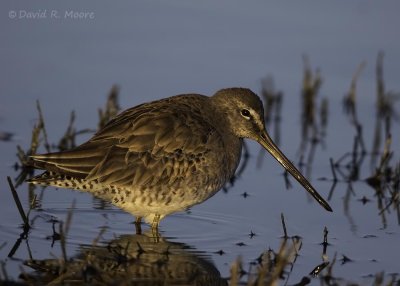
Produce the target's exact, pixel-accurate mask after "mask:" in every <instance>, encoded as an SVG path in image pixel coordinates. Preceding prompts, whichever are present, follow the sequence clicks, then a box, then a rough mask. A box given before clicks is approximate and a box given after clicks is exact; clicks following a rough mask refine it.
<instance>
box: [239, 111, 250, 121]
mask: <svg viewBox="0 0 400 286" xmlns="http://www.w3.org/2000/svg"><path fill="white" fill-rule="evenodd" d="M240 114H242V116H243V117H244V118H246V119H250V111H248V110H247V109H242V110H241V111H240Z"/></svg>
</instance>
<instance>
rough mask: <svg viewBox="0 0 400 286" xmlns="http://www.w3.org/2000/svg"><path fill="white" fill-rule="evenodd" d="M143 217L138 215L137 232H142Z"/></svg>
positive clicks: (136, 221)
mask: <svg viewBox="0 0 400 286" xmlns="http://www.w3.org/2000/svg"><path fill="white" fill-rule="evenodd" d="M141 224H142V217H140V216H138V217H136V220H135V229H136V234H142V225H141Z"/></svg>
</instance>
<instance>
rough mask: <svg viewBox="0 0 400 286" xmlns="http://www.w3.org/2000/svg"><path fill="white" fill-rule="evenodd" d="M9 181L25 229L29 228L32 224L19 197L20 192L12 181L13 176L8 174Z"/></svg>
mask: <svg viewBox="0 0 400 286" xmlns="http://www.w3.org/2000/svg"><path fill="white" fill-rule="evenodd" d="M7 181H8V185H9V186H10V190H11V193H12V195H13V198H14V202H15V204H16V205H17V208H18V211H19V214H20V216H21V218H22V221H23V223H24V229H26V230H29V228H30V225H29V221H28V217H27V216H26V215H25V211H24V208H23V207H22V204H21V201H20V199H19V196H18V193H17V191H16V190H15V187H14V185H13V183H12V181H11V178H10V177H8V176H7Z"/></svg>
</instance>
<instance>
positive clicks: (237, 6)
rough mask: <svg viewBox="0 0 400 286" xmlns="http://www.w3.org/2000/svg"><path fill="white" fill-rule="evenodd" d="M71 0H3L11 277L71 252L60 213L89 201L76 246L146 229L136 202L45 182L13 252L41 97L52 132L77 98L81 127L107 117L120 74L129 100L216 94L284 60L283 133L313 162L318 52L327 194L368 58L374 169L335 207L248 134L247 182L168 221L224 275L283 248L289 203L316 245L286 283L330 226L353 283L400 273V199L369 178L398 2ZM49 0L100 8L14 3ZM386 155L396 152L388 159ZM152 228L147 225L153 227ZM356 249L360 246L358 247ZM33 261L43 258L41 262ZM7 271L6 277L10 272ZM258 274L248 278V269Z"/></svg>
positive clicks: (165, 231)
mask: <svg viewBox="0 0 400 286" xmlns="http://www.w3.org/2000/svg"><path fill="white" fill-rule="evenodd" d="M68 3H69V4H55V3H52V2H51V3H50V2H40V1H39V2H35V4H33V3H31V2H25V3H24V2H19V3H14V2H11V1H3V2H2V3H1V4H0V6H1V8H2V9H1V10H2V11H3V12H4V11H5V12H4V13H3V14H2V15H1V16H0V32H1V34H2V35H3V38H4V41H3V42H4V43H3V44H2V45H1V47H0V62H1V65H0V66H1V67H0V75H1V76H0V94H1V105H0V131H2V132H11V133H13V134H14V136H13V137H12V140H11V141H8V142H5V141H0V146H1V149H0V152H1V153H0V154H1V157H2V164H0V174H1V176H0V186H1V187H2V195H1V200H0V214H1V215H0V217H1V220H0V261H2V262H4V265H5V266H4V267H5V270H6V273H7V275H8V277H9V278H10V279H18V275H19V274H20V273H21V268H20V267H21V265H22V263H23V261H25V260H27V259H29V258H30V255H32V258H34V259H37V260H40V259H49V258H54V257H61V255H62V251H61V247H60V241H55V242H54V245H52V244H53V242H52V239H51V236H52V234H53V231H52V225H53V223H52V221H57V223H56V224H55V227H56V230H57V231H58V227H59V223H58V222H59V221H64V222H65V220H66V217H67V215H68V212H69V209H70V207H71V205H72V202H73V201H74V200H75V201H76V205H75V208H74V210H73V212H72V223H71V225H70V230H69V232H68V235H67V241H66V247H67V249H66V253H67V256H68V257H75V256H77V255H78V254H79V253H82V246H84V247H83V248H85V247H86V248H88V245H91V244H92V241H93V240H94V239H95V238H96V237H97V236H98V235H99V233H100V232H101V231H102V230H103V229H104V232H103V233H102V235H101V238H100V239H99V243H98V246H99V247H100V246H104V245H107V244H109V243H110V242H112V241H115V240H116V239H117V240H118V239H119V238H121V237H128V240H131V241H133V242H135V241H136V240H137V239H145V238H143V237H141V238H138V237H136V236H135V235H134V233H135V231H134V229H135V228H134V225H133V224H132V221H133V217H132V216H130V215H129V214H126V213H123V212H122V211H120V210H118V209H116V208H114V207H111V206H109V205H107V204H104V203H102V202H100V201H98V200H96V199H93V198H92V197H91V196H90V195H89V194H83V193H78V192H75V191H71V190H56V189H54V188H46V189H45V190H43V191H41V190H40V189H36V190H35V193H36V194H38V198H39V201H38V203H39V205H40V207H39V208H37V209H34V210H32V212H31V214H30V219H31V220H32V219H33V220H34V221H33V223H32V225H33V227H32V229H31V230H30V231H29V235H28V237H27V238H24V239H22V240H21V244H20V245H19V247H18V248H16V251H15V253H14V254H13V255H12V257H7V256H8V255H9V253H10V251H11V250H12V249H13V246H14V245H15V243H16V242H17V241H18V238H19V237H20V233H21V232H22V229H21V228H20V224H21V219H20V217H19V214H18V211H17V208H16V207H15V204H14V201H13V199H12V195H11V192H10V191H9V187H8V184H7V180H6V176H11V177H12V178H15V177H16V176H17V174H18V172H16V171H14V170H13V165H14V163H15V162H16V161H17V158H16V156H15V153H16V145H20V146H22V148H23V149H26V148H28V146H29V144H30V136H31V131H32V127H33V125H34V123H35V122H36V120H37V111H36V104H35V102H36V100H37V99H39V100H40V102H41V106H42V110H43V113H44V117H45V123H46V129H47V132H48V136H49V141H50V142H57V140H58V139H59V138H60V137H61V136H62V135H63V133H64V132H65V130H66V128H67V126H68V121H69V114H70V112H71V111H72V110H75V112H76V117H77V118H76V128H77V129H78V130H80V129H84V128H91V129H95V128H96V126H97V112H98V111H97V110H98V108H100V107H103V106H104V104H105V99H106V96H107V93H108V91H109V90H110V88H111V86H112V85H113V84H118V85H119V86H120V88H121V93H120V104H121V106H122V108H127V107H130V106H133V105H137V104H140V103H142V102H144V101H149V100H153V99H158V98H162V97H165V96H170V95H174V94H179V93H184V92H199V93H204V94H208V95H211V94H212V93H213V92H215V91H216V90H217V89H219V88H223V87H229V86H246V87H250V88H252V89H253V90H254V91H257V92H259V91H260V82H261V78H263V77H264V76H265V75H266V74H270V75H272V76H273V77H274V79H275V85H276V89H278V90H282V92H283V94H284V97H283V107H282V114H281V124H280V131H281V138H280V142H281V144H280V147H281V149H282V150H283V151H284V153H285V154H286V155H287V156H288V157H289V158H290V159H292V160H293V162H295V163H298V162H299V161H300V153H299V146H300V142H301V140H302V135H301V125H300V122H301V120H300V118H301V104H300V99H301V98H300V92H301V83H302V80H303V64H302V61H301V57H302V55H303V54H308V56H309V58H310V62H311V68H312V70H313V71H314V70H315V69H316V68H317V67H319V68H320V69H321V75H322V78H323V84H322V87H321V91H320V94H319V95H318V97H317V102H318V105H320V103H321V100H322V98H323V97H325V98H327V99H328V101H329V114H328V126H327V129H326V133H327V134H326V137H325V138H324V140H323V143H324V144H323V145H318V146H317V148H316V153H315V156H314V161H313V163H312V165H310V166H311V170H310V172H309V174H308V177H309V178H310V179H311V181H312V183H313V185H314V186H315V188H316V189H317V190H318V191H319V192H320V193H321V195H322V196H323V197H325V198H327V197H328V195H329V192H330V190H331V187H332V184H333V182H332V178H333V175H332V171H331V166H330V162H329V159H330V158H333V160H334V161H337V160H338V159H339V158H340V157H341V156H342V155H343V154H345V153H347V152H352V150H353V141H354V137H355V135H356V132H355V129H354V127H353V126H352V125H350V123H349V118H348V116H346V115H345V114H344V112H343V107H342V98H343V95H344V94H345V93H346V92H347V91H348V89H349V87H350V82H351V78H352V76H353V74H354V72H355V70H356V68H357V65H359V64H360V63H361V62H362V61H366V62H367V65H366V67H365V69H364V70H363V72H362V73H361V75H360V78H359V80H358V82H357V110H358V115H359V121H360V122H361V124H362V126H363V134H364V137H363V138H364V140H365V145H366V149H367V155H366V157H365V158H364V162H363V164H362V165H361V169H360V173H359V179H358V180H355V181H354V182H352V183H351V187H352V191H351V192H350V191H348V187H349V184H348V183H346V182H343V180H340V181H339V182H338V183H337V185H336V187H335V188H334V192H333V194H332V196H331V199H330V204H331V206H332V208H333V209H334V212H333V213H328V212H326V211H324V210H323V209H322V208H321V207H320V206H319V205H318V204H317V203H315V202H314V201H311V200H309V198H308V197H307V195H306V194H305V192H304V190H302V188H301V187H300V186H299V185H298V184H297V183H296V182H295V181H294V180H292V179H291V180H290V181H291V183H292V188H291V189H289V190H286V187H285V182H284V179H283V176H282V173H283V170H282V168H281V167H280V166H279V165H278V163H276V162H275V160H273V159H272V158H271V156H269V155H267V154H264V160H263V164H262V167H261V168H257V166H256V165H257V164H256V162H257V156H258V152H259V146H258V145H257V144H255V143H253V142H247V143H248V145H247V146H248V147H249V152H250V159H249V161H248V164H247V167H246V169H245V171H244V172H243V173H242V174H241V176H240V178H239V179H238V180H236V182H235V184H234V186H232V187H230V188H229V190H228V191H227V192H224V191H220V192H219V193H218V194H217V195H215V196H214V197H213V198H211V199H210V200H208V201H206V202H205V203H203V204H201V205H198V206H195V207H193V208H192V209H191V210H190V211H189V212H186V213H177V214H174V215H171V216H169V217H167V218H166V219H164V220H163V221H162V223H161V229H160V231H161V236H162V240H163V241H164V240H165V241H166V242H165V243H166V244H167V245H172V247H176V245H181V246H182V245H184V246H183V247H182V248H183V249H184V253H185V254H182V255H181V254H180V253H181V252H180V251H177V253H178V254H175V255H176V257H187V258H188V260H191V261H195V262H194V264H200V265H203V264H202V263H203V262H201V263H200V262H198V261H204V260H205V261H211V264H212V265H213V267H215V269H214V268H213V267H209V266H207V267H205V268H207V269H209V270H210V271H211V273H213V274H215V273H217V272H216V271H215V270H217V271H218V272H219V273H220V276H221V277H223V278H227V277H229V276H230V267H231V265H232V263H233V262H234V261H235V260H236V259H237V257H239V256H240V257H242V261H243V267H244V270H246V271H247V270H249V263H251V262H254V261H256V259H257V258H259V257H260V255H261V254H263V253H264V252H266V251H267V250H268V249H269V248H271V249H273V250H274V251H276V252H277V251H278V249H279V247H280V244H281V241H282V239H281V237H282V235H283V230H282V226H281V217H280V216H281V213H283V214H284V216H285V219H286V225H287V230H288V235H289V236H295V235H297V236H300V237H301V239H302V240H301V241H302V246H301V249H300V250H299V252H298V254H299V256H298V257H297V259H296V261H295V262H294V264H293V267H292V268H290V267H288V268H286V271H287V272H286V273H285V275H284V276H283V279H282V280H281V284H285V283H287V284H288V285H292V284H295V283H298V282H300V280H301V279H302V278H303V277H304V276H307V277H308V275H309V273H310V272H311V271H312V270H313V269H314V268H315V267H316V266H317V265H319V264H320V263H322V262H323V258H322V252H323V246H322V245H321V243H322V241H323V230H324V227H327V229H328V231H329V233H328V242H329V245H328V247H327V253H326V255H327V260H328V261H330V262H331V263H332V261H333V259H334V257H335V255H336V262H335V264H334V265H333V267H332V271H333V272H332V275H333V276H334V277H335V278H339V279H344V280H339V283H344V284H345V283H347V282H349V281H353V282H356V283H359V284H372V281H374V279H375V275H376V273H379V272H381V271H384V272H385V275H384V278H385V281H390V279H391V277H392V274H394V275H397V278H395V279H397V281H398V280H399V277H400V274H399V271H400V270H399V267H398V257H399V255H400V251H399V248H398V242H399V239H400V232H399V219H398V214H397V213H396V211H395V210H394V209H393V208H390V212H389V213H388V212H385V216H382V215H380V210H379V208H378V200H377V197H376V195H375V190H374V189H373V188H371V187H370V186H368V185H367V184H366V183H365V182H364V181H363V180H364V179H365V178H367V177H369V176H370V175H372V173H373V168H371V166H370V162H371V155H370V154H371V151H372V143H373V137H374V128H375V97H376V83H375V80H376V79H375V64H376V59H377V55H378V52H379V51H384V52H385V58H384V80H385V85H386V89H387V90H388V91H395V92H398V91H399V90H400V85H399V81H398V76H397V75H398V74H399V67H400V65H399V60H398V59H399V58H400V40H399V37H398V27H399V24H400V20H399V18H398V15H397V14H398V13H397V11H398V8H399V4H398V3H397V2H391V1H382V2H379V3H376V2H372V1H366V2H365V1H363V2H353V3H333V2H332V3H329V7H327V6H325V5H328V4H326V3H325V4H324V5H323V4H321V3H319V2H316V1H310V2H309V6H303V4H299V3H291V4H290V5H289V4H285V3H270V4H264V3H261V2H258V3H254V6H251V5H248V4H244V3H241V2H237V3H234V4H231V2H229V3H228V2H221V3H219V4H216V3H213V2H211V1H210V2H203V3H202V4H194V2H193V3H189V2H187V3H181V2H174V1H172V2H168V4H167V3H162V4H161V3H158V4H156V3H155V2H151V3H150V2H146V3H139V2H137V3H130V2H126V3H124V4H123V5H121V6H118V7H114V6H112V4H110V3H102V4H101V5H100V4H98V5H96V6H94V4H93V3H91V2H90V1H89V2H84V3H82V2H78V1H77V2H68ZM96 3H97V2H96ZM39 9H41V10H42V11H43V10H45V9H47V11H48V13H50V11H51V10H57V11H58V12H60V13H61V14H62V13H64V12H65V11H69V10H76V11H89V12H94V15H95V16H94V19H81V20H78V19H65V18H64V19H50V18H49V17H47V18H44V19H24V18H19V17H17V18H15V19H11V18H10V16H9V14H7V13H9V11H16V12H17V13H19V11H25V10H26V11H37V10H39ZM393 106H394V107H396V104H394V105H393ZM397 107H398V103H397ZM397 109H398V108H397ZM273 128H274V126H272V128H271V130H272V129H273ZM390 130H391V134H392V141H393V142H392V145H391V146H392V147H391V150H392V151H393V152H394V153H393V158H392V159H391V161H390V164H391V166H395V164H396V162H399V149H398V146H399V130H400V129H399V123H398V121H393V122H392V125H391V129H390ZM271 134H273V132H271ZM382 134H383V130H382ZM87 136H88V135H82V136H79V137H78V141H79V142H83V141H84V140H85V139H86V138H87ZM382 136H383V135H382ZM382 138H383V137H382ZM383 141H384V140H383V139H382V142H381V145H380V148H379V151H380V152H382V150H383ZM40 151H41V152H43V151H44V149H43V148H42V149H41V150H40ZM305 158H307V155H305ZM350 158H351V157H348V158H346V159H344V161H343V162H342V168H341V170H342V171H343V172H347V171H348V170H347V171H346V168H345V166H344V165H345V164H346V163H348V162H350V161H351V160H350ZM379 158H380V155H379V156H378V162H379ZM304 160H306V159H304ZM375 166H376V165H375ZM375 166H374V167H375ZM338 176H339V175H338ZM321 178H322V179H323V178H326V180H322V179H321ZM339 178H340V179H341V177H339ZM17 191H18V194H19V197H20V199H21V202H22V205H23V207H24V209H26V210H27V209H28V208H29V196H28V193H29V191H28V185H27V184H22V185H21V186H19V187H18V189H17ZM244 193H246V194H247V195H248V196H244V195H243V194H244ZM386 196H387V194H386ZM363 197H366V198H368V199H369V200H370V201H369V202H368V203H366V204H363V203H362V202H361V201H360V200H361V199H362V198H363ZM387 199H388V197H387ZM388 202H389V200H386V201H385V202H384V204H386V203H388ZM143 228H144V232H146V230H147V229H148V227H147V226H143ZM251 233H254V234H255V235H251ZM177 248H179V247H177ZM29 252H31V254H30V253H29ZM187 253H189V254H187ZM343 256H346V257H348V258H349V259H350V260H351V261H348V262H346V261H344V260H342V258H343ZM161 258H162V259H164V256H162V255H161ZM161 258H160V259H161ZM196 259H198V260H196ZM325 259H326V258H325ZM343 261H344V262H346V263H342V262H343ZM185 263H189V262H185ZM189 264H190V263H189ZM204 265H209V264H207V263H205V264H204ZM23 269H24V271H26V272H28V273H31V272H32V269H31V268H29V267H27V266H23ZM324 271H325V272H324ZM326 271H327V270H326V269H325V270H323V272H322V274H324V273H325V274H326ZM200 273H203V272H202V271H200ZM320 276H321V275H320ZM0 277H1V278H2V279H4V278H5V276H4V273H2V274H1V276H0ZM247 278H248V276H246V275H245V276H243V277H242V279H243V280H244V281H245V280H247ZM310 279H312V283H313V284H316V283H319V282H320V281H319V278H318V277H316V278H314V277H310Z"/></svg>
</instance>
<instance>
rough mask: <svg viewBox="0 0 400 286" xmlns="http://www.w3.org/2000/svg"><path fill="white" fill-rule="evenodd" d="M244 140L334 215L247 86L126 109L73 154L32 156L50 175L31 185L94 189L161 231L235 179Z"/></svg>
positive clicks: (102, 196) (60, 153) (104, 197)
mask: <svg viewBox="0 0 400 286" xmlns="http://www.w3.org/2000/svg"><path fill="white" fill-rule="evenodd" d="M244 138H249V139H253V140H255V141H257V142H258V143H259V144H260V145H261V146H262V147H264V148H265V149H266V150H267V151H268V152H269V153H270V154H271V155H272V156H273V157H274V158H275V159H276V160H277V161H278V162H279V163H280V164H281V165H282V166H283V167H284V168H285V169H286V170H287V171H288V172H289V173H290V174H291V175H292V176H293V177H294V178H295V179H296V180H297V181H298V182H299V183H300V184H301V185H302V186H303V187H304V188H305V189H306V190H307V191H308V192H309V193H310V194H311V195H312V196H313V197H314V198H315V199H316V200H317V201H318V203H320V204H321V205H322V206H323V207H324V208H325V209H326V210H328V211H332V209H331V207H330V206H329V204H328V203H327V202H326V201H325V200H324V199H323V198H322V197H321V195H320V194H318V192H317V191H316V190H315V189H314V187H313V186H312V185H311V184H310V183H309V182H308V180H307V179H306V178H305V177H304V176H303V175H302V174H301V173H300V172H299V171H298V170H297V168H296V167H295V166H294V165H293V164H292V163H291V162H290V161H289V160H288V159H287V158H286V156H285V155H284V154H283V153H282V152H281V151H280V150H279V148H278V147H277V146H276V145H275V143H274V142H273V141H272V139H271V138H270V136H269V135H268V133H267V131H266V130H265V124H264V110H263V105H262V102H261V100H260V98H259V97H258V96H257V95H256V94H255V93H253V92H252V91H251V90H250V89H246V88H227V89H222V90H219V91H218V92H216V93H215V94H214V95H213V96H210V97H208V96H205V95H200V94H184V95H176V96H172V97H168V98H164V99H161V100H157V101H153V102H149V103H144V104H141V105H138V106H136V107H132V108H130V109H127V110H125V111H124V112H122V113H120V114H119V115H117V116H116V117H114V118H113V119H111V120H110V121H109V122H108V123H107V124H106V126H105V127H103V128H102V129H101V130H99V131H98V132H97V133H96V134H95V135H94V136H93V137H92V138H91V139H89V140H88V141H87V142H85V143H83V144H82V145H80V146H78V147H76V148H74V149H72V150H69V151H64V152H58V153H48V154H44V155H34V156H32V159H33V164H34V167H35V168H39V169H44V170H46V171H45V172H44V173H43V174H41V175H39V176H36V177H34V178H32V179H31V180H30V182H31V183H33V184H40V185H50V186H55V187H62V188H71V189H76V190H80V191H85V192H90V193H92V194H93V195H94V196H96V197H99V198H101V199H104V200H106V201H110V202H111V203H112V204H114V205H115V206H117V207H119V208H121V209H123V210H125V211H127V212H129V213H131V214H133V215H134V216H135V217H136V223H137V224H139V225H140V222H141V219H142V218H144V219H145V221H146V222H147V223H149V224H151V226H152V228H153V229H158V225H159V222H160V220H161V219H163V218H164V217H165V216H166V215H169V214H171V213H174V212H178V211H182V210H185V209H187V208H189V207H191V206H193V205H196V204H199V203H201V202H204V201H205V200H207V199H209V198H210V197H212V196H213V195H214V194H215V193H217V192H218V191H219V190H220V189H221V188H222V187H223V186H224V184H225V183H226V182H227V181H229V180H230V179H231V178H232V177H233V176H234V174H235V171H236V168H237V167H238V164H239V161H240V158H241V151H242V144H243V139H244Z"/></svg>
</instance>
